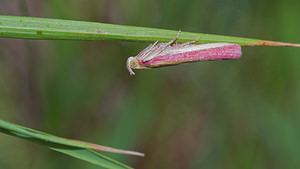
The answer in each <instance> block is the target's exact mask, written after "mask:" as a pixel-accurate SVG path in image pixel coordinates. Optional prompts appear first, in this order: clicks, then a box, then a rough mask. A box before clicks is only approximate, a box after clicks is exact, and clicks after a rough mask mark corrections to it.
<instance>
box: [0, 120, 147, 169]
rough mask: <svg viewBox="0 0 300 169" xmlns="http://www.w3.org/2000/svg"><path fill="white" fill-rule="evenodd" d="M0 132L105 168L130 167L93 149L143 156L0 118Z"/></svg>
mask: <svg viewBox="0 0 300 169" xmlns="http://www.w3.org/2000/svg"><path fill="white" fill-rule="evenodd" d="M0 132H2V133H6V134H9V135H12V136H17V137H20V138H23V139H27V140H30V141H33V142H37V143H39V144H42V145H45V146H47V147H49V148H51V149H53V150H55V151H59V152H62V153H65V154H68V155H70V156H73V157H76V158H79V159H81V160H85V161H88V162H91V163H93V164H97V165H100V166H104V167H107V168H130V167H128V166H126V165H124V164H121V163H119V162H117V161H114V160H112V159H110V158H108V157H105V156H103V155H101V154H99V153H97V152H95V151H93V150H101V151H107V152H114V153H122V154H130V155H138V156H144V154H142V153H138V152H133V151H127V150H119V149H114V148H110V147H105V146H100V145H97V144H93V143H88V142H83V141H78V140H71V139H65V138H61V137H57V136H54V135H51V134H48V133H44V132H40V131H37V130H33V129H30V128H27V127H23V126H20V125H16V124H12V123H9V122H6V121H3V120H0Z"/></svg>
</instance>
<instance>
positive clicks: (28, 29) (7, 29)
mask: <svg viewBox="0 0 300 169" xmlns="http://www.w3.org/2000/svg"><path fill="white" fill-rule="evenodd" d="M177 33H178V30H165V29H156V28H145V27H135V26H125V25H115V24H105V23H98V22H85V21H73V20H63V19H48V18H34V17H21V16H5V15H0V37H9V38H27V39H65V40H124V41H144V42H145V41H147V42H154V41H160V42H166V41H169V40H171V39H173V38H174V37H175V36H176V34H177ZM199 36H200V37H201V38H200V40H199V41H198V42H197V43H213V42H228V43H236V44H239V45H242V46H243V45H248V46H292V47H300V44H291V43H282V42H273V41H265V40H258V39H249V38H240V37H231V36H220V35H211V34H202V33H190V32H182V33H181V35H180V37H179V39H178V40H177V42H188V41H192V40H195V39H196V38H197V37H199Z"/></svg>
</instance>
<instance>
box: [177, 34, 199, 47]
mask: <svg viewBox="0 0 300 169" xmlns="http://www.w3.org/2000/svg"><path fill="white" fill-rule="evenodd" d="M199 39H200V36H199V37H198V38H197V39H196V40H193V41H190V42H185V43H183V44H181V45H182V46H186V45H190V44H194V43H196V42H198V41H199Z"/></svg>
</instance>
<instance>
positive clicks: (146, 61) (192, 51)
mask: <svg viewBox="0 0 300 169" xmlns="http://www.w3.org/2000/svg"><path fill="white" fill-rule="evenodd" d="M180 33H181V31H180V30H179V32H178V34H177V36H176V37H175V38H174V39H172V40H171V41H170V42H167V43H158V41H156V42H155V43H154V44H150V45H149V46H148V47H147V48H145V49H144V50H143V51H141V52H140V53H139V54H138V55H136V56H135V57H129V58H128V59H127V63H126V67H127V69H128V71H129V73H130V75H134V74H135V73H134V72H133V71H132V69H150V68H157V67H162V66H172V65H178V64H182V63H190V62H199V61H208V60H223V59H239V58H240V57H241V55H242V51H241V46H240V45H238V44H232V43H207V44H200V45H196V44H195V43H196V42H197V41H198V40H199V39H200V37H198V38H197V39H196V40H194V41H190V42H186V43H182V44H177V43H174V42H175V41H176V40H177V39H178V37H179V35H180Z"/></svg>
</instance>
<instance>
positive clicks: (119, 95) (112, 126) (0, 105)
mask: <svg viewBox="0 0 300 169" xmlns="http://www.w3.org/2000/svg"><path fill="white" fill-rule="evenodd" d="M299 5H300V1H299V2H297V1H291V0H286V1H270V0H261V1H255V0H253V1H247V0H240V1H229V0H225V1H223V0H213V1H208V0H202V1H199V0H190V1H179V0H172V1H171V0H162V1H152V0H145V1H140V0H132V1H130V2H128V1H121V0H119V1H118V0H100V1H99V0H90V1H84V0H75V1H74V0H73V1H69V0H67V1H60V0H48V1H39V0H26V1H21V0H16V1H11V0H2V1H1V2H0V14H1V15H19V16H36V17H49V18H62V19H74V20H86V21H99V22H107V23H115V24H124V25H135V26H144V27H154V28H165V29H173V30H178V29H182V30H184V31H190V32H201V33H212V34H221V35H232V36H241V37H249V38H258V39H267V40H276V41H284V42H300V36H299V33H298V32H299V28H300V22H298V20H299V18H298V16H299V15H300V11H299V10H298V7H299ZM147 45H148V44H146V43H134V42H116V41H114V42H110V41H61V40H60V41H42V40H21V39H8V38H1V39H0V76H1V78H0V99H1V102H0V112H1V113H0V119H5V120H8V121H12V122H16V123H19V124H23V125H26V126H29V127H32V128H35V129H38V130H42V131H47V132H49V133H52V134H55V135H58V136H64V137H69V138H75V139H81V140H86V141H91V142H94V143H98V144H101V145H106V146H111V147H116V148H123V149H131V150H138V151H141V152H144V153H146V157H145V158H139V157H130V156H124V155H116V154H108V153H107V154H105V155H107V156H110V157H112V158H116V159H118V160H120V161H121V162H124V163H126V164H129V165H131V166H133V167H135V168H173V169H176V168H178V169H179V168H230V169H232V168H237V169H238V168H249V169H250V168H255V169H256V168H272V169H276V168H278V169H279V168H280V169H281V168H300V161H299V160H298V158H299V156H300V145H299V142H300V133H299V127H300V123H299V121H300V113H299V110H300V105H299V103H298V101H299V100H300V88H299V87H298V86H300V78H299V74H300V68H299V66H298V63H299V61H300V57H299V52H300V51H299V49H297V48H284V47H280V48H276V47H243V56H242V58H241V59H240V60H238V61H216V62H202V63H195V64H186V65H180V66H174V67H168V68H159V69H152V70H137V71H136V76H134V77H132V76H130V75H129V73H128V71H127V70H126V67H125V62H126V59H127V57H129V56H132V55H136V54H137V53H138V52H139V51H140V50H142V49H143V48H144V47H146V46H147ZM0 149H1V152H0V168H7V169H17V168H24V169H29V168H30V169H39V168H44V169H47V168H49V169H50V168H57V169H60V168H61V169H63V168H78V169H80V168H85V169H94V168H98V167H97V166H94V165H91V164H88V163H85V162H82V161H79V160H75V159H73V158H70V157H67V156H64V155H62V154H58V153H56V152H52V151H49V150H48V149H45V148H44V147H41V146H37V145H35V144H32V143H30V142H26V141H24V140H20V139H16V138H13V137H10V136H7V135H3V134H0Z"/></svg>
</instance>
